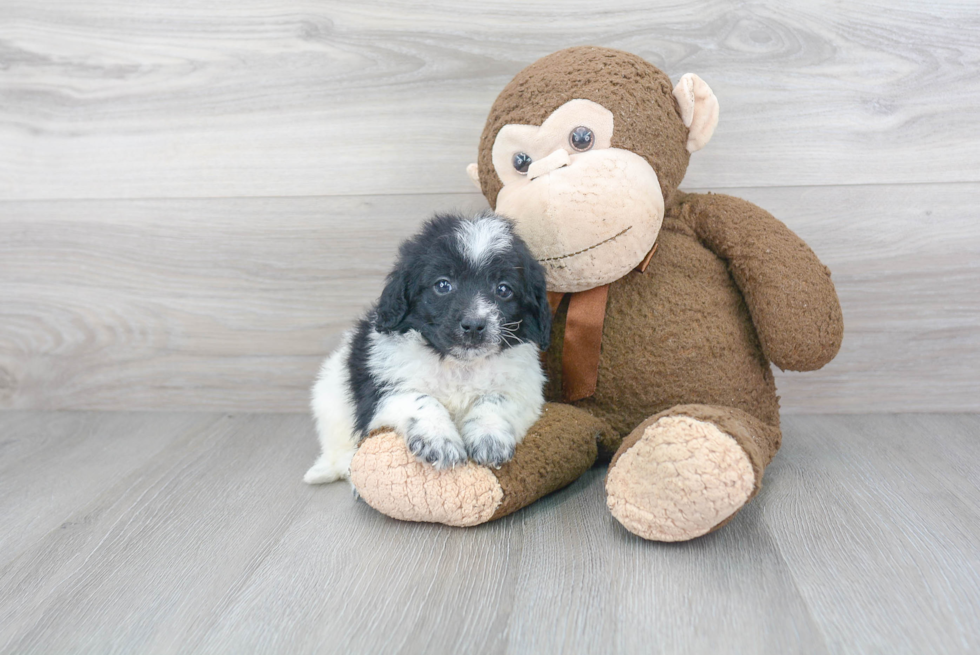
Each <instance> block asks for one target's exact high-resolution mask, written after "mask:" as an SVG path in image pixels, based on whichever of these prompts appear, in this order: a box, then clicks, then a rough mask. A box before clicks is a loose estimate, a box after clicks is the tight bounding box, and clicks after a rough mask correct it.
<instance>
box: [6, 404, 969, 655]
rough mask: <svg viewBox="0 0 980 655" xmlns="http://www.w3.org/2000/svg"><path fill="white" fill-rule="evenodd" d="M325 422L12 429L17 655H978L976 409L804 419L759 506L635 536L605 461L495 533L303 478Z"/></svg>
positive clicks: (90, 418)
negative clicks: (415, 515) (731, 516)
mask: <svg viewBox="0 0 980 655" xmlns="http://www.w3.org/2000/svg"><path fill="white" fill-rule="evenodd" d="M314 454H315V444H314V439H313V434H312V426H311V423H310V420H309V419H308V417H307V416H305V415H289V414H264V415H241V414H239V415H226V414H215V413H200V414H169V413H98V412H96V413H86V412H49V413H44V412H17V411H13V412H3V413H0V525H3V527H4V531H3V534H2V535H0V652H3V653H59V652H73V653H100V654H101V653H177V652H181V653H188V652H202V653H203V652H207V653H245V652H249V653H251V652H255V653H312V652H353V653H368V652H403V653H433V654H434V653H450V652H485V653H558V652H567V653H580V652H581V653H586V652H589V653H597V652H602V653H654V652H662V653H705V652H718V653H725V652H746V653H748V652H752V653H755V652H773V653H797V652H802V653H845V652H887V653H925V652H942V653H970V652H977V651H978V650H980V545H978V544H980V416H978V415H941V414H934V415H878V416H860V415H852V416H842V415H823V416H791V417H787V418H786V420H785V441H784V446H783V449H782V451H781V452H780V453H779V455H778V456H777V458H776V460H775V461H774V463H773V464H772V466H771V467H770V468H769V470H768V472H767V476H766V480H765V487H764V489H763V491H762V493H761V494H760V496H759V497H758V499H757V500H756V501H755V502H754V503H753V504H752V505H751V506H750V507H749V508H747V509H746V510H745V511H744V512H742V514H741V515H740V516H739V517H738V518H737V520H736V521H734V522H733V523H732V524H731V525H729V526H728V527H727V528H725V529H724V530H722V531H720V532H718V533H715V534H712V535H709V536H707V537H705V538H702V539H699V540H696V541H693V542H690V543H686V544H656V543H650V542H645V541H642V540H640V539H637V538H635V537H633V536H631V535H630V534H628V533H627V532H625V531H624V530H623V529H622V528H620V527H619V526H618V524H617V523H616V522H615V521H614V520H613V519H612V518H611V517H610V515H609V514H608V512H607V511H606V510H605V509H604V502H603V500H604V499H603V490H602V474H603V472H602V470H600V469H594V470H593V471H591V472H589V473H588V474H587V475H585V476H584V477H583V478H582V479H581V480H579V481H578V482H577V483H575V484H574V485H572V486H571V487H569V488H568V489H565V490H563V491H561V492H559V493H556V494H554V495H552V496H550V497H548V498H546V499H544V500H543V501H541V502H539V503H537V504H536V505H534V506H532V507H530V508H528V509H526V510H524V511H521V512H519V513H517V514H515V515H513V516H510V517H508V518H505V519H503V520H501V521H498V522H495V523H492V524H489V525H486V526H481V527H478V528H474V529H452V528H447V527H444V526H432V525H418V524H407V523H400V522H397V521H393V520H390V519H387V518H385V517H383V516H381V515H379V514H377V513H376V512H374V511H373V510H371V509H370V508H369V507H367V506H366V505H364V504H363V503H359V502H356V501H355V500H353V499H352V498H351V496H350V492H349V489H348V488H347V487H346V486H344V485H341V484H336V485H330V486H326V487H320V488H311V487H307V486H305V485H303V484H302V483H301V482H300V477H301V475H302V472H303V471H304V470H305V467H306V466H307V465H308V464H309V462H310V461H312V458H313V456H314Z"/></svg>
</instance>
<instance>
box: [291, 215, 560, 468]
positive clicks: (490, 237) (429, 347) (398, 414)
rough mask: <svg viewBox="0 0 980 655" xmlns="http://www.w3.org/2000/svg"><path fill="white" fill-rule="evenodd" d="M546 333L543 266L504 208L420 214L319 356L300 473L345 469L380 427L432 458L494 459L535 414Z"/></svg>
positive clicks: (506, 455)
mask: <svg viewBox="0 0 980 655" xmlns="http://www.w3.org/2000/svg"><path fill="white" fill-rule="evenodd" d="M550 333H551V311H550V309H549V307H548V299H547V295H546V293H545V280H544V269H543V268H542V267H541V265H540V264H538V262H537V261H535V259H534V257H532V256H531V253H530V251H529V250H528V248H527V246H526V245H525V244H524V242H523V241H522V240H521V239H520V238H519V237H518V236H517V235H516V234H515V233H514V230H513V227H512V225H511V223H510V222H509V221H508V220H507V219H504V218H501V217H500V216H497V215H495V214H493V213H491V212H489V211H488V212H484V213H483V214H480V215H478V216H475V217H472V218H465V217H462V216H458V215H438V216H436V217H435V218H433V219H431V220H429V221H428V222H427V223H426V224H425V225H424V226H423V227H422V230H421V232H420V233H419V234H418V235H416V236H415V237H413V238H411V239H409V240H408V241H406V242H405V243H404V244H402V246H401V249H400V250H399V255H398V261H397V262H396V265H395V268H394V270H393V271H392V272H391V273H390V274H389V275H388V278H387V282H386V284H385V288H384V291H383V292H382V293H381V299H380V300H379V301H378V303H377V305H376V306H375V307H374V308H373V309H372V310H371V311H370V312H368V314H367V316H366V317H364V318H363V319H362V320H361V321H360V322H359V323H358V324H357V326H356V327H355V328H354V329H353V330H351V331H349V332H347V333H346V334H345V335H344V338H343V341H342V343H341V345H340V348H338V349H337V350H336V351H335V352H334V353H333V354H332V355H330V357H328V358H327V360H326V361H325V362H324V363H323V367H322V368H321V370H320V374H319V377H318V379H317V382H316V384H315V385H314V387H313V398H312V407H313V415H314V417H315V419H316V426H317V432H318V435H319V439H320V445H321V448H322V454H321V455H320V458H319V459H317V461H316V463H315V464H314V465H313V467H312V468H310V470H309V471H307V472H306V475H305V477H304V478H303V479H304V480H305V481H306V482H308V483H309V484H320V483H324V482H332V481H334V480H337V479H339V478H345V477H349V471H350V462H351V459H352V458H353V456H354V452H355V451H356V449H357V444H358V443H359V442H360V441H361V440H362V439H364V438H365V437H366V436H367V435H368V434H369V433H370V432H371V431H372V430H374V429H376V428H380V427H391V428H394V429H395V431H397V432H398V433H399V434H402V435H404V437H405V440H406V442H407V444H408V448H409V449H410V450H411V452H412V453H414V454H415V456H416V457H417V458H418V459H419V460H421V461H424V462H428V463H430V464H432V465H433V466H435V467H436V468H439V469H445V468H450V467H454V466H457V465H460V464H463V463H465V462H466V459H467V457H469V458H470V459H472V460H473V461H474V462H476V463H477V464H482V465H486V466H493V467H499V466H500V465H502V464H503V463H505V462H507V461H508V460H510V459H511V458H512V457H513V456H514V448H515V447H516V446H517V444H518V443H519V442H520V441H521V440H522V439H523V438H524V434H525V433H526V432H527V430H528V428H530V427H531V425H532V424H533V423H534V422H535V421H536V420H537V419H538V417H539V416H540V415H541V407H542V405H543V404H544V397H543V391H542V390H543V386H544V381H545V380H544V374H543V372H542V370H541V361H540V356H539V355H540V351H539V349H540V350H547V348H548V340H549V337H550Z"/></svg>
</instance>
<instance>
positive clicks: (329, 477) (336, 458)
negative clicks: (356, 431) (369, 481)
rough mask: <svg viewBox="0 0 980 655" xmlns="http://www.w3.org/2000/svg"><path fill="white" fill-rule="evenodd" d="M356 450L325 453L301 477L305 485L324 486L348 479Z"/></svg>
mask: <svg viewBox="0 0 980 655" xmlns="http://www.w3.org/2000/svg"><path fill="white" fill-rule="evenodd" d="M356 452H357V448H353V447H352V448H351V449H350V450H346V451H336V450H334V451H330V452H325V453H323V454H322V455H320V457H319V458H318V459H317V460H316V462H314V464H313V466H311V467H310V470H309V471H307V472H306V475H304V476H303V482H305V483H306V484H326V483H327V482H334V481H335V480H340V479H341V478H349V477H350V461H351V459H353V458H354V453H356Z"/></svg>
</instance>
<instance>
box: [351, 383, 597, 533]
mask: <svg viewBox="0 0 980 655" xmlns="http://www.w3.org/2000/svg"><path fill="white" fill-rule="evenodd" d="M611 433H612V428H610V427H609V426H608V425H607V424H606V423H605V421H602V420H600V419H597V418H595V417H593V416H591V415H590V414H588V413H586V412H584V411H582V410H580V409H576V408H575V407H571V406H569V405H559V404H552V403H548V404H546V405H545V407H544V411H543V412H542V415H541V418H540V419H539V420H538V422H537V423H535V424H534V425H533V426H531V429H530V430H529V431H528V434H527V436H525V437H524V441H522V442H521V443H520V444H519V445H518V446H517V450H516V452H515V454H514V458H513V459H512V460H511V461H509V462H507V463H506V464H504V465H503V466H502V467H501V468H500V469H497V470H494V469H491V468H487V467H485V466H478V465H476V464H474V463H473V462H467V464H466V465H465V466H459V467H456V468H454V469H448V470H441V471H440V470H436V469H434V468H433V467H432V466H429V465H427V464H423V463H420V462H419V461H418V460H417V459H416V458H415V456H414V455H412V453H411V452H409V450H408V448H407V447H406V446H405V440H404V438H402V437H401V436H400V435H398V434H396V433H394V432H392V431H378V432H376V433H374V434H372V435H371V436H369V437H368V438H367V439H365V440H364V442H363V443H362V444H361V446H360V448H358V450H357V453H356V454H355V455H354V459H353V460H352V461H351V469H350V471H351V478H350V479H351V483H352V484H353V485H354V488H355V489H357V492H358V494H360V496H361V498H363V499H364V500H365V501H366V502H367V503H368V504H369V505H370V506H371V507H373V508H375V509H376V510H378V511H379V512H381V513H382V514H386V515H388V516H390V517H392V518H396V519H401V520H403V521H424V522H429V523H445V524H446V525H455V526H470V525H479V524H480V523H486V522H487V521H493V520H494V519H499V518H501V517H504V516H506V515H508V514H510V513H512V512H515V511H517V510H519V509H521V508H522V507H526V506H527V505H530V504H531V503H533V502H534V501H535V500H537V499H538V498H541V497H542V496H545V495H547V494H549V493H551V492H553V491H557V490H558V489H561V488H562V487H565V486H567V485H569V484H571V483H572V482H574V481H575V480H576V479H578V477H579V476H580V475H582V474H583V473H584V472H585V471H587V470H588V469H589V468H590V467H591V466H592V464H593V462H595V459H596V452H597V446H596V444H597V442H599V441H600V440H603V441H608V440H609V438H610V436H609V435H610V434H611Z"/></svg>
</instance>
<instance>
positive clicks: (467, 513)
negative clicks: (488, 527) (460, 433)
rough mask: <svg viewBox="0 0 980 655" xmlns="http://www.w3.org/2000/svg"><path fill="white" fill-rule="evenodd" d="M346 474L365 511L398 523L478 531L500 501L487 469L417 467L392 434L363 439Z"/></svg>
mask: <svg viewBox="0 0 980 655" xmlns="http://www.w3.org/2000/svg"><path fill="white" fill-rule="evenodd" d="M350 472H351V478H350V479H351V483H353V485H354V488H355V489H357V493H358V494H360V496H361V498H363V499H364V500H365V501H366V502H367V504H368V505H370V506H371V507H373V508H374V509H376V510H378V511H379V512H381V513H382V514H385V515H387V516H390V517H392V518H395V519H400V520H402V521H421V522H427V523H445V524H446V525H454V526H461V527H462V526H470V525H478V524H480V523H486V522H487V521H489V520H490V518H491V517H492V516H493V514H494V512H496V511H497V508H498V507H499V506H500V503H501V502H502V501H503V498H504V492H503V489H502V488H501V486H500V483H499V482H498V481H497V477H496V476H495V475H494V474H493V472H492V471H491V470H490V469H488V468H486V467H483V466H477V465H476V464H474V463H473V462H467V463H466V464H465V465H464V466H458V467H456V468H454V469H443V470H437V469H435V468H433V467H432V466H430V465H428V464H423V463H422V462H419V461H418V460H417V459H416V458H415V455H413V454H412V453H411V451H409V450H408V446H407V445H406V444H405V439H403V438H402V437H401V436H399V435H398V434H396V433H394V432H381V433H379V434H375V435H374V436H371V437H369V438H368V439H366V440H365V441H364V443H362V444H361V447H360V448H358V450H357V452H356V453H355V454H354V459H353V460H352V461H351V468H350Z"/></svg>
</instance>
